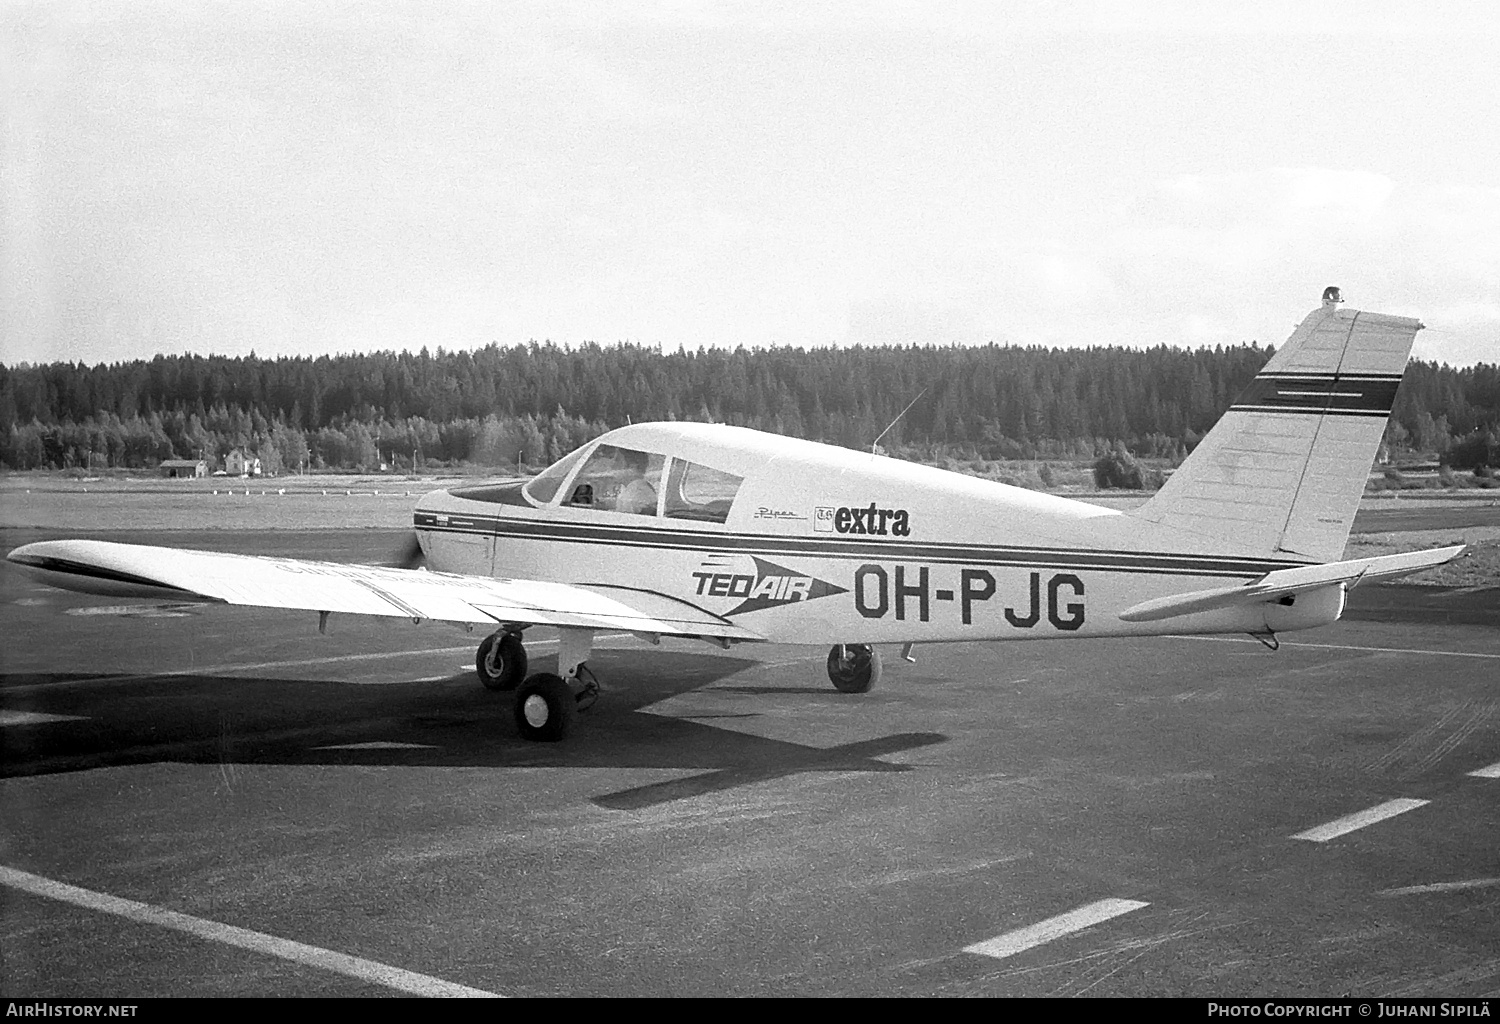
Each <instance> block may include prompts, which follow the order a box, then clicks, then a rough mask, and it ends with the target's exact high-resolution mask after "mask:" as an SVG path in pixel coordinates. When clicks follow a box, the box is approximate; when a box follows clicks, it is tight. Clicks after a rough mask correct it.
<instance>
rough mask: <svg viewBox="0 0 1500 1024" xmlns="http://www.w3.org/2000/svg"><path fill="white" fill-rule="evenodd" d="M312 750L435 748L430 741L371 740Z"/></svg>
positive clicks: (336, 744) (337, 744)
mask: <svg viewBox="0 0 1500 1024" xmlns="http://www.w3.org/2000/svg"><path fill="white" fill-rule="evenodd" d="M312 749H314V750H437V749H438V748H437V747H434V746H433V745H432V744H431V743H398V742H396V741H395V740H371V741H370V742H368V743H335V744H333V745H332V746H328V747H313V748H312Z"/></svg>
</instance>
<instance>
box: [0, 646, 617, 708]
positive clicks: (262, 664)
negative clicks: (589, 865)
mask: <svg viewBox="0 0 1500 1024" xmlns="http://www.w3.org/2000/svg"><path fill="white" fill-rule="evenodd" d="M634 636H635V634H633V633H601V634H600V635H598V636H596V637H594V643H596V644H598V643H599V642H600V641H603V640H629V639H633V638H634ZM478 646H479V643H478V641H475V642H474V643H472V644H467V645H465V646H463V647H423V648H414V649H408V650H404V651H403V650H394V651H377V652H370V653H367V654H339V655H334V656H331V657H326V658H299V659H297V660H295V661H247V662H241V663H240V664H237V665H201V666H194V667H192V668H173V669H164V670H163V671H161V672H140V673H136V674H134V675H127V676H88V677H86V678H83V679H63V680H59V681H58V682H55V683H26V684H23V685H20V686H7V687H3V688H0V692H3V693H26V692H29V691H32V690H47V691H54V690H59V689H65V688H69V687H77V686H91V685H94V684H96V683H136V682H140V681H142V680H145V679H166V678H172V677H177V676H195V675H206V674H211V673H219V672H258V671H260V670H262V669H268V668H306V667H307V666H309V665H337V664H341V663H344V662H350V661H380V660H384V659H389V658H415V657H422V656H426V655H429V654H442V655H448V654H473V653H474V651H475V650H476V649H477V648H478ZM556 646H557V641H556V640H555V639H554V640H537V641H535V642H531V643H527V645H526V649H527V650H528V651H535V650H537V649H538V648H543V647H556ZM465 667H466V668H467V667H469V666H465ZM448 678H451V677H449V676H439V677H437V678H436V679H426V680H420V681H421V682H436V681H438V680H439V679H448ZM399 681H400V680H397V682H399Z"/></svg>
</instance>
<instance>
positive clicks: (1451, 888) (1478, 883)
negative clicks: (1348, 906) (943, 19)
mask: <svg viewBox="0 0 1500 1024" xmlns="http://www.w3.org/2000/svg"><path fill="white" fill-rule="evenodd" d="M1492 885H1500V878H1471V879H1469V880H1468V881H1465V882H1433V883H1432V884H1431V885H1406V886H1402V887H1401V888H1400V889H1382V890H1381V891H1380V892H1378V893H1376V894H1375V895H1377V896H1420V895H1422V894H1424V893H1431V892H1460V891H1462V890H1465V889H1488V888H1489V887H1490V886H1492Z"/></svg>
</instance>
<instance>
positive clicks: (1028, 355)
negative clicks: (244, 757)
mask: <svg viewBox="0 0 1500 1024" xmlns="http://www.w3.org/2000/svg"><path fill="white" fill-rule="evenodd" d="M1273 351H1274V350H1273V349H1271V348H1269V347H1261V346H1259V345H1255V344H1249V345H1239V346H1221V347H1216V348H1212V349H1210V348H1200V349H1196V350H1185V349H1176V348H1169V347H1166V346H1158V347H1156V348H1150V349H1144V350H1142V349H1130V348H1122V347H1114V346H1110V347H1095V348H1086V349H1057V348H1042V347H1015V346H1000V345H985V346H976V347H967V346H910V347H904V348H903V347H890V348H862V347H853V348H813V349H802V348H785V347H783V348H766V349H744V348H739V349H734V350H724V349H704V350H700V351H687V350H685V349H680V350H678V351H676V352H662V351H660V350H658V349H655V348H650V347H646V346H640V345H614V346H600V345H594V344H590V345H584V346H581V347H577V348H565V347H561V346H557V345H553V344H537V343H532V344H529V345H521V346H509V347H501V346H499V345H490V346H487V347H485V348H481V349H477V350H473V351H455V352H445V351H444V350H443V349H441V348H439V349H437V350H436V351H435V352H429V351H428V350H427V349H426V348H424V349H422V350H421V351H420V352H416V353H412V352H400V353H395V352H375V353H368V354H349V355H340V356H320V357H316V358H314V357H293V358H278V359H261V358H258V357H256V356H254V355H250V356H244V357H226V356H197V355H181V356H157V357H155V358H154V359H151V360H135V361H132V362H124V363H113V364H109V365H103V364H101V365H96V366H86V365H83V364H81V363H51V364H47V365H39V366H34V365H25V364H23V365H18V366H10V367H7V366H0V424H3V425H4V438H3V447H0V462H3V464H4V465H5V466H7V467H9V468H12V469H35V468H46V467H49V466H50V467H56V468H63V467H66V466H83V465H92V466H95V467H98V466H124V467H134V468H146V467H150V466H153V465H155V464H156V463H158V462H160V461H161V460H163V459H167V458H174V457H175V458H195V457H203V458H206V459H207V460H208V461H210V462H211V463H217V462H218V461H220V460H222V459H223V457H224V456H225V455H226V454H227V453H228V452H229V451H230V450H232V449H235V448H238V449H241V450H242V451H244V452H246V453H247V454H255V455H257V456H259V457H260V458H261V459H262V462H263V463H264V465H265V469H266V471H267V472H285V471H289V470H293V469H297V468H301V467H307V468H312V469H317V468H330V469H331V468H342V469H364V470H372V469H376V468H378V467H379V466H380V465H381V464H386V465H388V466H392V467H399V468H410V467H412V466H413V465H417V466H431V465H445V466H458V465H462V464H465V463H468V464H473V465H476V466H486V467H500V466H508V465H516V464H519V465H521V466H522V467H536V466H540V465H544V464H546V463H547V462H549V461H551V460H553V459H556V458H558V457H560V456H561V455H563V454H565V453H566V452H567V451H570V450H571V449H572V448H574V447H576V446H577V445H578V444H581V443H582V442H584V441H586V440H588V439H590V438H592V437H594V436H597V435H598V434H600V433H602V432H603V431H605V430H608V429H610V428H612V427H616V426H620V425H622V424H624V423H626V422H629V421H630V420H635V421H642V420H672V419H685V420H704V421H714V422H723V423H733V424H739V425H742V426H748V427H754V428H757V429H760V430H768V431H771V432H774V433H780V434H786V435H790V436H795V437H806V438H812V439H815V440H823V441H828V442H831V443H834V444H840V445H845V446H847V447H852V448H868V447H869V446H870V445H871V444H872V443H874V442H875V440H876V438H877V437H880V436H881V435H882V432H883V431H885V433H884V436H883V438H882V439H881V442H880V443H881V445H882V447H883V448H885V449H886V450H887V451H889V452H891V453H892V454H896V455H902V456H906V457H910V458H919V459H929V460H930V459H938V458H943V457H950V458H960V459H965V458H967V459H1018V458H1054V459H1065V458H1072V459H1091V458H1094V457H1095V456H1096V455H1099V454H1101V453H1103V452H1106V451H1111V450H1114V449H1115V448H1116V447H1117V446H1118V445H1120V444H1123V445H1124V446H1125V447H1126V448H1127V449H1129V450H1130V451H1132V452H1134V453H1135V454H1136V455H1139V456H1143V457H1155V458H1166V459H1180V458H1181V457H1182V456H1183V455H1184V454H1185V452H1186V451H1188V450H1191V448H1192V447H1193V445H1195V444H1196V443H1197V441H1198V439H1199V438H1201V437H1202V435H1203V434H1204V433H1205V432H1206V431H1207V430H1208V429H1209V428H1210V427H1211V426H1212V425H1213V424H1214V422H1215V421H1216V420H1217V419H1218V418H1219V416H1221V415H1222V414H1223V412H1224V410H1225V409H1227V408H1228V406H1229V404H1230V402H1231V401H1232V400H1233V399H1234V397H1235V396H1236V395H1237V394H1238V393H1239V392H1240V391H1241V390H1242V389H1243V388H1244V387H1245V385H1246V384H1247V383H1248V382H1249V380H1250V379H1251V377H1253V376H1254V375H1255V373H1256V371H1257V370H1258V369H1259V368H1260V367H1261V366H1262V365H1263V364H1264V363H1265V361H1266V359H1268V358H1269V357H1270V355H1271V354H1272V352H1273ZM909 404H910V409H909V410H908V411H906V412H905V414H904V415H900V414H901V413H902V410H903V409H905V408H906V407H907V406H908V405H909ZM898 416H899V419H898ZM893 421H895V425H894V426H892V427H890V429H889V430H888V431H887V430H886V428H887V427H888V426H889V425H890V424H891V423H892V422H893ZM1496 432H1500V366H1497V365H1494V364H1479V365H1478V366H1473V367H1462V368H1454V367H1449V366H1446V365H1439V364H1436V363H1431V362H1415V363H1412V364H1411V365H1410V366H1409V367H1408V369H1407V373H1406V379H1405V381H1404V383H1403V384H1402V387H1401V391H1400V393H1399V396H1398V399H1397V403H1396V408H1395V412H1394V415H1393V418H1392V421H1391V426H1390V428H1389V429H1388V431H1387V439H1388V441H1390V442H1391V443H1392V444H1393V445H1396V446H1398V447H1406V448H1410V449H1412V450H1415V451H1421V452H1427V453H1439V454H1441V453H1444V452H1447V451H1449V450H1451V449H1453V448H1454V447H1455V446H1457V445H1460V444H1461V443H1462V442H1464V441H1466V440H1469V441H1472V439H1473V438H1474V437H1475V436H1488V435H1489V434H1494V433H1496Z"/></svg>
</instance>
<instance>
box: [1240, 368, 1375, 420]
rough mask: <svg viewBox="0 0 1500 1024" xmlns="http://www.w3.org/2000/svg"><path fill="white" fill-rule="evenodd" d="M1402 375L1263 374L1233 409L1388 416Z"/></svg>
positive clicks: (1254, 381)
mask: <svg viewBox="0 0 1500 1024" xmlns="http://www.w3.org/2000/svg"><path fill="white" fill-rule="evenodd" d="M1400 383H1401V375H1400V374H1339V373H1317V374H1301V373H1299V374H1293V373H1262V374H1259V375H1258V376H1257V377H1256V378H1255V379H1254V380H1252V381H1251V382H1250V386H1249V387H1248V388H1246V389H1245V391H1244V393H1243V394H1241V395H1240V397H1239V399H1238V400H1237V401H1236V402H1235V403H1234V405H1232V406H1231V407H1230V408H1231V409H1235V410H1238V411H1241V412H1289V413H1313V414H1317V415H1323V414H1330V415H1335V416H1386V415H1389V414H1390V411H1391V408H1392V407H1393V406H1394V405H1395V404H1396V388H1397V387H1398V386H1399V385H1400Z"/></svg>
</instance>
